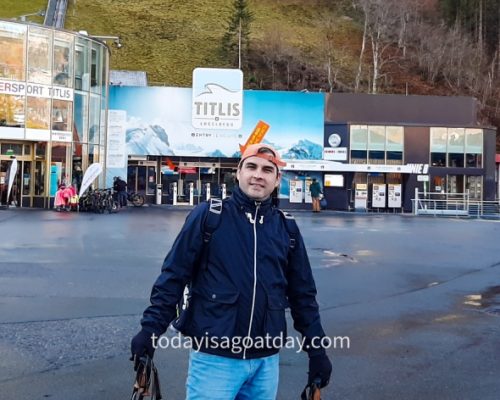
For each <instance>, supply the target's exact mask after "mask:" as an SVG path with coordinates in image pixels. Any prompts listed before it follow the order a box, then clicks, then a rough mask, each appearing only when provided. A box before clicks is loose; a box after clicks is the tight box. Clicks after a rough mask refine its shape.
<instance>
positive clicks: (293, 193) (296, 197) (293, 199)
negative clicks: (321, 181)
mask: <svg viewBox="0 0 500 400" xmlns="http://www.w3.org/2000/svg"><path fill="white" fill-rule="evenodd" d="M303 197H304V189H303V183H302V181H301V180H297V179H294V180H290V203H302V199H303Z"/></svg>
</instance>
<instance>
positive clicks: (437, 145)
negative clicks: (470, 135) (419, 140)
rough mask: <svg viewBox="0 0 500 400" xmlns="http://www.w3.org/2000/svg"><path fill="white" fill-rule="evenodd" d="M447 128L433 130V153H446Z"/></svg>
mask: <svg viewBox="0 0 500 400" xmlns="http://www.w3.org/2000/svg"><path fill="white" fill-rule="evenodd" d="M447 141H448V129H447V128H431V153H446V143H447Z"/></svg>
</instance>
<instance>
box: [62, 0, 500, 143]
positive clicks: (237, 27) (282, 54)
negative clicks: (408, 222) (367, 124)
mask: <svg viewBox="0 0 500 400" xmlns="http://www.w3.org/2000/svg"><path fill="white" fill-rule="evenodd" d="M68 4H69V8H68V15H67V20H66V28H68V29H71V30H76V31H78V30H80V29H84V30H87V31H88V32H89V33H91V34H98V35H99V34H100V35H109V34H112V35H120V36H121V38H122V43H123V47H122V48H121V49H120V50H119V51H115V49H112V58H111V68H113V69H125V70H127V69H128V70H143V71H146V72H147V75H148V80H149V82H150V84H151V85H168V86H190V85H191V74H192V70H193V69H194V68H196V67H221V68H223V67H238V66H241V69H242V70H243V72H244V77H245V87H246V88H249V89H270V90H296V91H300V90H308V91H324V92H339V91H342V92H363V93H398V94H410V95H411V94H427V95H463V96H474V97H475V98H477V99H478V101H479V103H480V118H481V121H480V122H481V123H482V124H483V125H494V126H496V127H497V128H498V129H499V130H500V0H142V1H129V2H126V3H125V2H124V3H121V6H120V10H119V11H118V10H117V9H116V4H117V0H78V1H76V0H70V1H69V3H68ZM499 137H500V136H499ZM497 142H499V141H497ZM498 148H499V151H500V142H499V144H498Z"/></svg>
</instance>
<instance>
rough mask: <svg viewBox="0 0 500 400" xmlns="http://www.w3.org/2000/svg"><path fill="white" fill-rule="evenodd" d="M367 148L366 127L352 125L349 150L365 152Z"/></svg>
mask: <svg viewBox="0 0 500 400" xmlns="http://www.w3.org/2000/svg"><path fill="white" fill-rule="evenodd" d="M367 146H368V126H366V125H352V126H351V150H366V149H367ZM365 158H366V157H365Z"/></svg>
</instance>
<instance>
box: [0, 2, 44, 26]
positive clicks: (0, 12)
mask: <svg viewBox="0 0 500 400" xmlns="http://www.w3.org/2000/svg"><path fill="white" fill-rule="evenodd" d="M46 7H47V0H0V18H2V19H12V18H18V17H20V16H21V15H26V14H34V13H36V12H38V11H40V10H45V8H46ZM26 21H31V22H36V23H38V24H43V17H40V16H34V15H33V16H29V17H26Z"/></svg>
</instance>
